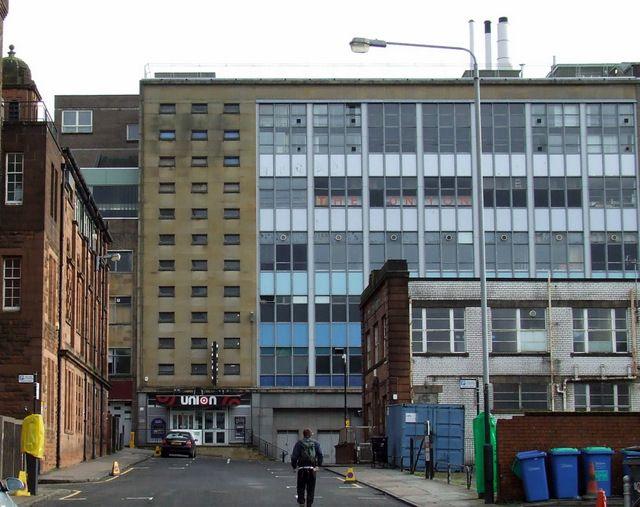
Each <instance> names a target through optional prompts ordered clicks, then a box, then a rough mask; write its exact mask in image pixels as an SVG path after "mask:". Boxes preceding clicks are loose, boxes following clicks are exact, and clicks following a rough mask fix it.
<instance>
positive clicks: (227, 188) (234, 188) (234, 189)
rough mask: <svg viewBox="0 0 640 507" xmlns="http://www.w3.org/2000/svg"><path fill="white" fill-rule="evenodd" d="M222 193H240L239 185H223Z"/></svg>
mask: <svg viewBox="0 0 640 507" xmlns="http://www.w3.org/2000/svg"><path fill="white" fill-rule="evenodd" d="M222 191H223V192H224V193H225V194H238V193H240V183H235V182H234V183H225V184H224V187H223V190H222Z"/></svg>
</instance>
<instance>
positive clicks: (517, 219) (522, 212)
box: [512, 208, 529, 231]
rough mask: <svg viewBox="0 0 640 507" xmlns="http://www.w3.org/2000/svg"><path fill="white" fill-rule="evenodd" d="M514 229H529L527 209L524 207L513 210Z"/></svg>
mask: <svg viewBox="0 0 640 507" xmlns="http://www.w3.org/2000/svg"><path fill="white" fill-rule="evenodd" d="M512 211H513V230H514V231H528V230H529V224H528V223H527V222H528V220H527V210H526V209H522V208H514V209H513V210H512Z"/></svg>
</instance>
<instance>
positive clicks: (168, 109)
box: [158, 104, 176, 114]
mask: <svg viewBox="0 0 640 507" xmlns="http://www.w3.org/2000/svg"><path fill="white" fill-rule="evenodd" d="M158 112H159V113H160V114H176V105H175V104H160V107H159V108H158Z"/></svg>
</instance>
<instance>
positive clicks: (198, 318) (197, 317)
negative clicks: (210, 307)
mask: <svg viewBox="0 0 640 507" xmlns="http://www.w3.org/2000/svg"><path fill="white" fill-rule="evenodd" d="M191 322H193V323H196V324H197V323H203V322H207V312H191Z"/></svg>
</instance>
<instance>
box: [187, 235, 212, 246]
mask: <svg viewBox="0 0 640 507" xmlns="http://www.w3.org/2000/svg"><path fill="white" fill-rule="evenodd" d="M207 242H208V241H207V235H206V234H192V235H191V244H192V245H206V244H207Z"/></svg>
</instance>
